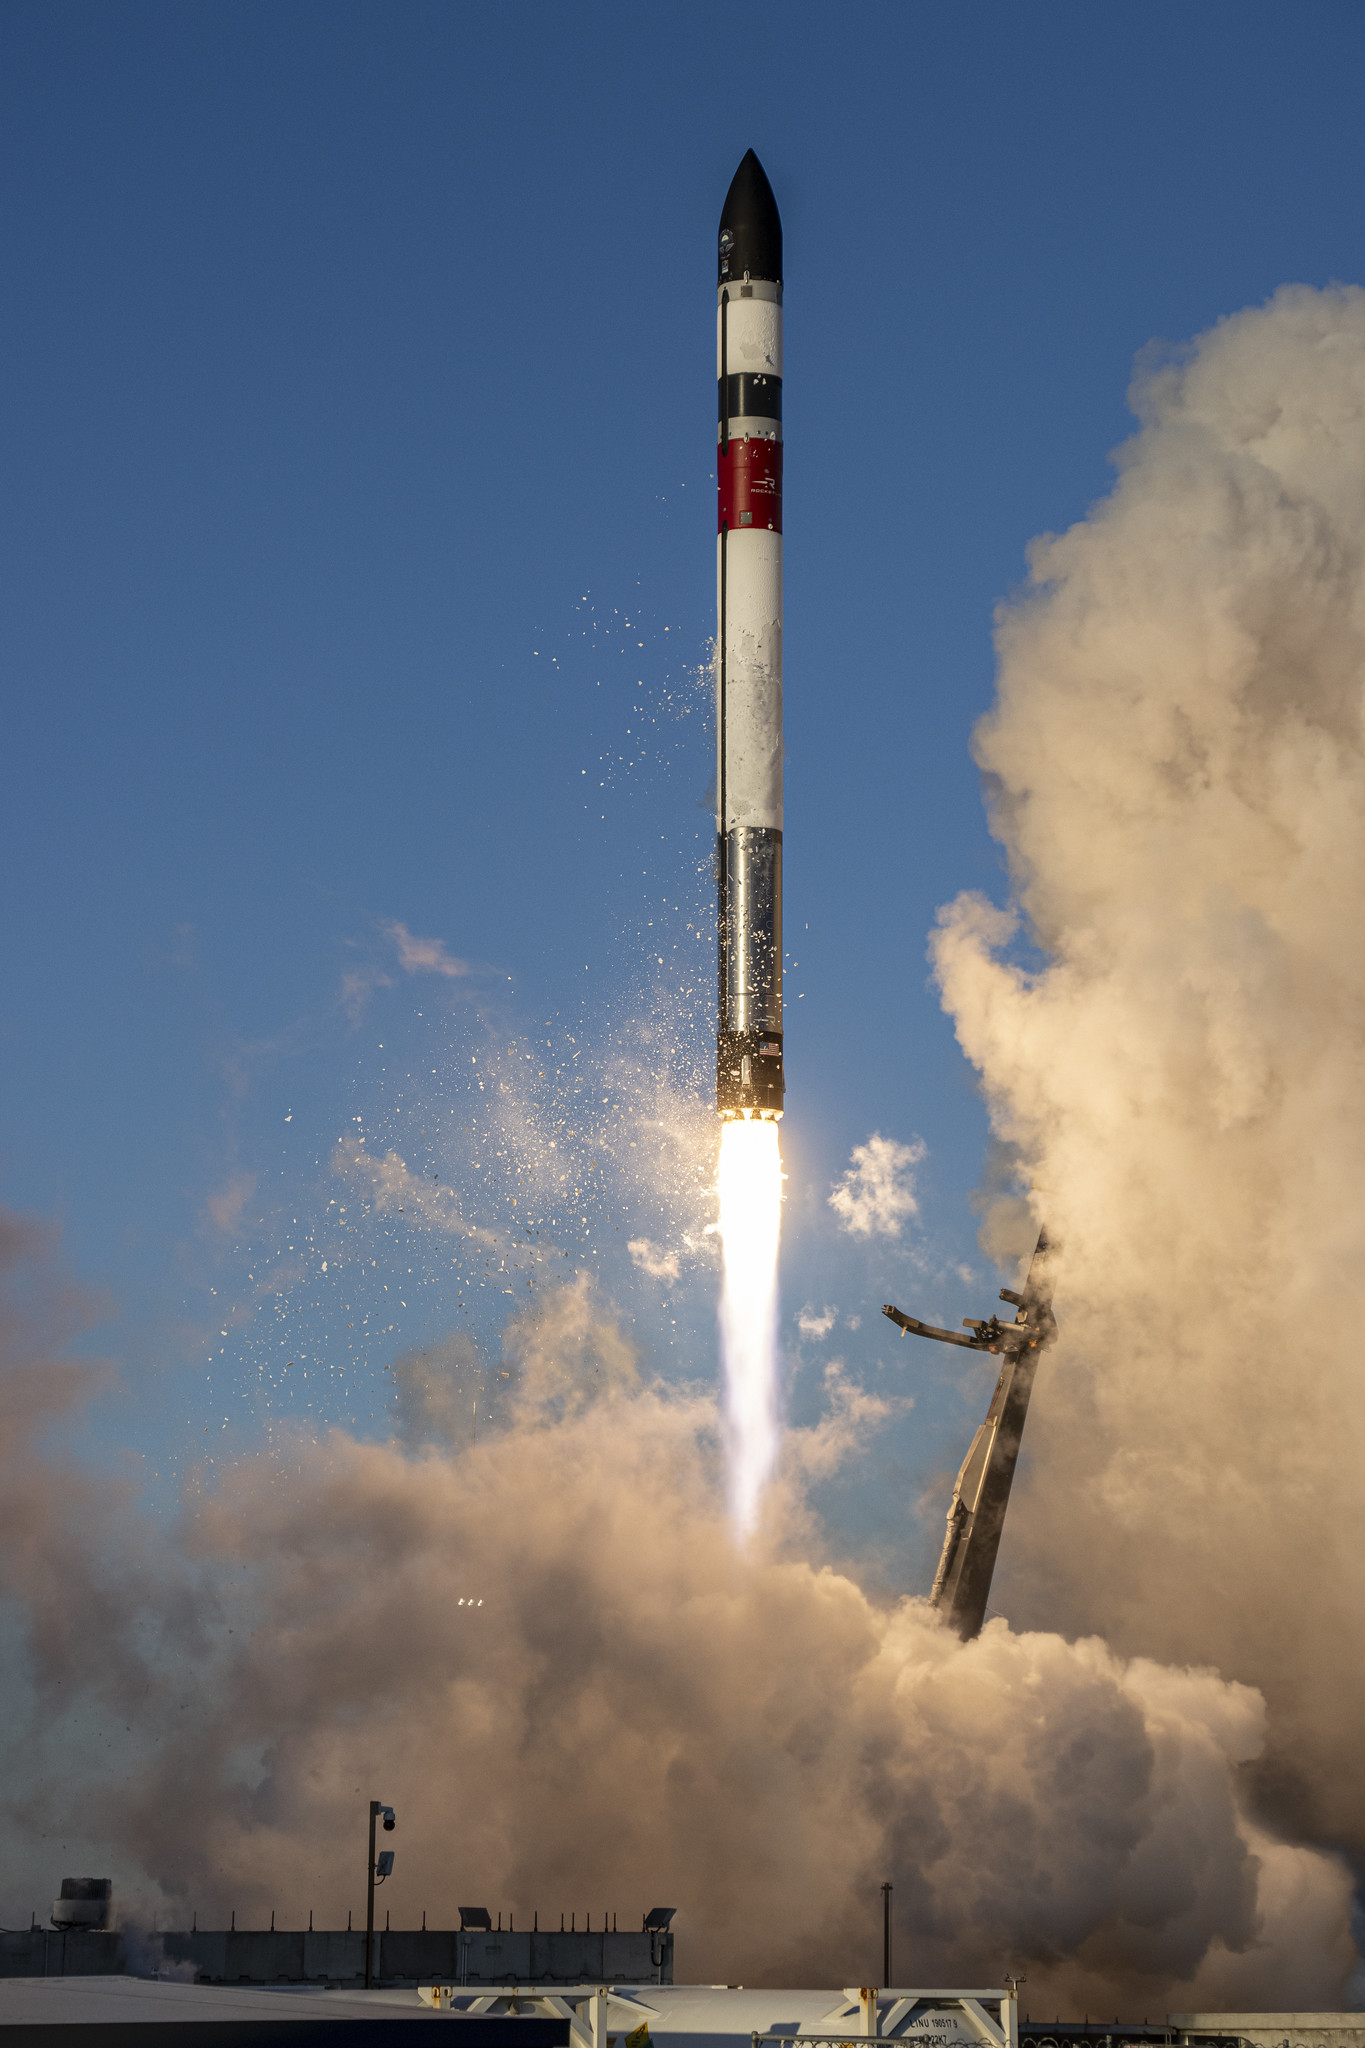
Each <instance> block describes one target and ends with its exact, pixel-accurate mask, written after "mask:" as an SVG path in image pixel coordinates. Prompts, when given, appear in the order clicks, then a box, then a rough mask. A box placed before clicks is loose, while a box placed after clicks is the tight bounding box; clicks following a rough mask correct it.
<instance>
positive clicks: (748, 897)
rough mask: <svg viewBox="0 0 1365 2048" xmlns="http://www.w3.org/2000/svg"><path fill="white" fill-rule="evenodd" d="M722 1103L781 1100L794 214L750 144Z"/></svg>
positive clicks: (725, 716)
mask: <svg viewBox="0 0 1365 2048" xmlns="http://www.w3.org/2000/svg"><path fill="white" fill-rule="evenodd" d="M716 299H717V304H716V377H717V383H718V394H719V404H718V422H717V429H716V440H717V447H716V483H717V498H718V504H717V522H716V528H717V530H716V610H717V623H716V878H717V886H718V903H717V923H718V936H719V948H718V950H719V978H720V991H719V995H720V1000H719V1008H718V1016H717V1034H716V1107H717V1109H718V1110H719V1111H720V1113H721V1115H722V1116H724V1117H732V1116H762V1117H779V1116H781V1114H782V1100H783V1092H784V1083H783V1074H782V222H781V218H780V217H779V215H778V211H777V201H776V200H775V199H774V198H773V191H772V187H771V185H770V184H769V183H768V180H767V177H766V175H765V173H764V170H763V166H762V164H761V163H760V162H759V160H758V158H757V157H756V156H755V155H754V152H753V151H752V150H750V151H749V152H748V154H747V155H746V156H745V158H744V161H743V162H742V163H741V165H740V167H739V169H738V170H737V171H736V172H735V175H734V177H733V178H732V179H731V181H730V189H729V191H728V192H727V193H726V195H725V205H724V207H723V208H722V210H721V216H720V236H719V244H718V252H717V285H716Z"/></svg>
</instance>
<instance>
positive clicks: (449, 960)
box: [384, 923, 470, 981]
mask: <svg viewBox="0 0 1365 2048" xmlns="http://www.w3.org/2000/svg"><path fill="white" fill-rule="evenodd" d="M384 932H385V936H386V937H387V938H389V939H391V940H392V942H393V945H394V948H395V950H396V951H397V954H398V964H399V966H400V967H402V968H404V969H405V970H406V971H407V973H409V974H444V975H446V976H447V977H448V978H449V979H450V980H452V981H454V980H458V979H459V978H460V976H461V975H465V974H468V973H469V972H470V967H469V963H468V961H467V960H457V959H456V958H455V956H454V954H453V953H451V952H450V951H449V949H448V948H447V946H446V942H445V940H444V939H419V938H418V937H417V936H416V935H415V933H413V932H410V931H409V930H408V928H407V926H406V925H405V924H397V923H394V924H386V925H385V927H384Z"/></svg>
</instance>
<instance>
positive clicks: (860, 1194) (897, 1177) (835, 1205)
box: [829, 1131, 925, 1237]
mask: <svg viewBox="0 0 1365 2048" xmlns="http://www.w3.org/2000/svg"><path fill="white" fill-rule="evenodd" d="M924 1152H925V1147H924V1143H923V1141H922V1140H921V1139H919V1138H916V1139H915V1140H914V1141H913V1143H911V1144H909V1145H899V1144H897V1142H896V1140H895V1139H894V1138H884V1137H883V1136H882V1134H881V1132H880V1131H874V1132H873V1133H872V1136H871V1137H870V1138H869V1139H868V1141H867V1143H866V1144H865V1145H855V1146H854V1147H853V1154H852V1164H851V1165H849V1166H848V1167H846V1168H845V1169H844V1172H843V1175H842V1177H841V1178H840V1179H839V1180H837V1181H836V1182H835V1184H834V1187H833V1189H832V1190H831V1192H830V1196H829V1206H830V1208H831V1209H833V1211H834V1213H835V1215H836V1216H837V1217H838V1218H839V1227H840V1229H841V1230H846V1231H848V1232H849V1233H850V1235H851V1236H853V1237H899V1236H900V1234H901V1226H902V1224H903V1223H904V1222H905V1221H906V1219H907V1218H908V1217H910V1216H917V1215H918V1214H919V1203H918V1202H917V1201H916V1199H915V1168H916V1167H917V1166H918V1165H919V1162H920V1161H921V1159H923V1157H924Z"/></svg>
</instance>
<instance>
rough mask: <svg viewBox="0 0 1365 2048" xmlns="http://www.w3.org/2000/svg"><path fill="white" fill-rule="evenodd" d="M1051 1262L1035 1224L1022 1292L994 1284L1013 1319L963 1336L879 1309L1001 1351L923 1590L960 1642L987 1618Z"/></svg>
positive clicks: (945, 1337)
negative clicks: (992, 1385) (991, 1390)
mask: <svg viewBox="0 0 1365 2048" xmlns="http://www.w3.org/2000/svg"><path fill="white" fill-rule="evenodd" d="M1056 1264H1057V1247H1056V1246H1055V1245H1054V1244H1053V1243H1052V1241H1051V1239H1050V1238H1049V1237H1048V1234H1047V1231H1046V1229H1043V1230H1040V1231H1039V1233H1038V1242H1037V1245H1036V1246H1035V1248H1034V1253H1033V1257H1032V1259H1031V1261H1030V1262H1029V1269H1028V1277H1027V1279H1026V1280H1025V1282H1024V1289H1023V1292H1022V1293H1021V1294H1016V1293H1015V1291H1014V1289H1013V1288H1010V1287H1002V1288H1001V1290H1000V1299H1001V1300H1002V1301H1007V1302H1010V1303H1011V1304H1012V1305H1013V1307H1014V1309H1015V1311H1016V1313H1015V1317H1014V1321H1013V1322H1012V1323H1002V1322H1001V1320H1000V1318H999V1316H997V1315H991V1316H988V1317H976V1318H973V1317H964V1318H963V1324H962V1328H963V1330H966V1331H970V1332H971V1334H970V1336H964V1335H962V1333H961V1332H960V1331H957V1330H941V1329H939V1328H938V1327H937V1326H936V1325H935V1324H933V1323H922V1322H920V1321H919V1320H918V1319H917V1318H916V1317H915V1316H908V1315H905V1314H904V1313H903V1312H902V1310H900V1309H898V1308H893V1307H892V1305H891V1304H890V1302H887V1303H885V1304H884V1306H883V1308H882V1314H883V1315H884V1316H887V1317H889V1318H890V1320H891V1321H892V1322H893V1323H895V1324H896V1325H897V1327H898V1328H899V1329H901V1330H903V1331H904V1332H905V1334H906V1335H907V1336H911V1337H931V1338H932V1339H933V1340H934V1342H935V1343H938V1344H955V1345H959V1346H961V1347H962V1348H963V1349H964V1350H967V1351H989V1352H992V1353H996V1354H999V1355H1000V1357H1001V1366H1000V1373H999V1377H998V1378H997V1380H996V1382H995V1392H994V1394H993V1395H992V1396H991V1405H990V1407H989V1408H988V1409H987V1410H986V1419H985V1421H984V1422H983V1423H982V1424H981V1427H980V1428H979V1429H978V1430H977V1432H976V1435H975V1436H974V1437H973V1438H972V1441H971V1446H970V1448H969V1449H968V1452H967V1455H966V1457H965V1458H964V1459H963V1461H962V1464H961V1467H960V1468H959V1470H958V1475H957V1479H956V1480H955V1482H954V1485H953V1497H952V1500H951V1502H950V1503H949V1506H948V1526H947V1529H946V1530H945V1532H944V1537H943V1550H942V1554H941V1555H940V1557H939V1561H938V1570H937V1572H936V1573H935V1575H934V1584H933V1590H932V1592H931V1593H930V1595H929V1604H930V1606H931V1607H933V1608H936V1609H937V1611H938V1612H939V1613H940V1614H941V1615H942V1616H943V1618H944V1620H945V1621H946V1622H947V1623H948V1625H949V1627H950V1628H952V1629H955V1630H956V1631H957V1633H958V1635H960V1636H961V1637H962V1639H963V1640H964V1642H970V1641H971V1639H972V1637H973V1636H977V1635H980V1633H981V1627H982V1623H983V1622H984V1621H985V1619H986V1604H987V1602H988V1601H989V1599H990V1594H991V1580H992V1578H993V1577H994V1575H995V1560H996V1558H997V1556H998V1555H999V1552H1000V1538H1001V1536H1002V1534H1003V1533H1004V1527H1005V1510H1006V1509H1007V1508H1008V1506H1009V1502H1010V1489H1011V1487H1012V1486H1013V1484H1014V1470H1015V1466H1016V1465H1017V1464H1018V1462H1019V1446H1020V1443H1021V1442H1022V1440H1023V1435H1024V1423H1025V1420H1026V1419H1027V1416H1028V1405H1029V1398H1030V1396H1031V1395H1032V1393H1033V1381H1034V1377H1035V1375H1036V1373H1037V1371H1038V1361H1039V1359H1040V1358H1041V1357H1042V1354H1043V1352H1044V1351H1045V1350H1046V1349H1047V1347H1048V1345H1049V1344H1051V1343H1052V1342H1053V1341H1054V1339H1055V1338H1056V1335H1057V1323H1056V1318H1055V1317H1054V1316H1053V1313H1052V1290H1053V1284H1054V1280H1055V1276H1056Z"/></svg>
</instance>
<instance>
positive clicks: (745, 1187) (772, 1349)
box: [720, 1117, 782, 1539]
mask: <svg viewBox="0 0 1365 2048" xmlns="http://www.w3.org/2000/svg"><path fill="white" fill-rule="evenodd" d="M781 1224H782V1154H781V1151H780V1149H779V1144H778V1136H777V1124H776V1123H775V1122H774V1121H773V1119H772V1118H770V1117H729V1118H727V1119H726V1120H725V1122H724V1123H723V1124H722V1126H721V1134H720V1235H721V1242H722V1245H723V1247H724V1253H725V1274H724V1281H723V1284H722V1290H721V1301H720V1339H721V1354H722V1357H723V1359H724V1363H725V1421H726V1438H727V1450H728V1454H729V1471H730V1519H731V1522H732V1524H733V1527H734V1530H735V1534H736V1535H737V1536H738V1537H740V1538H741V1539H742V1538H744V1537H746V1536H748V1535H749V1534H750V1533H751V1532H752V1530H753V1527H754V1524H755V1522H756V1521H757V1519H758V1508H759V1501H760V1499H761V1497H762V1493H763V1488H764V1486H765V1485H766V1484H767V1482H768V1480H769V1479H770V1478H771V1477H772V1473H773V1468H774V1466H775V1465H776V1463H777V1451H778V1413H777V1409H778V1402H777V1247H778V1240H779V1237H780V1235H781Z"/></svg>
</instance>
